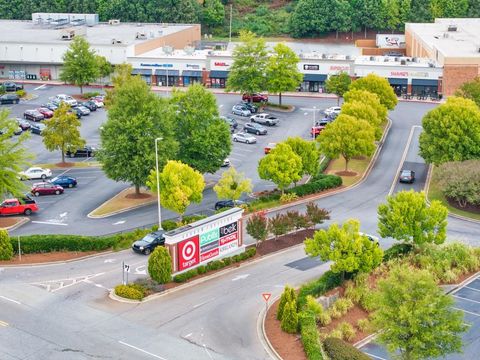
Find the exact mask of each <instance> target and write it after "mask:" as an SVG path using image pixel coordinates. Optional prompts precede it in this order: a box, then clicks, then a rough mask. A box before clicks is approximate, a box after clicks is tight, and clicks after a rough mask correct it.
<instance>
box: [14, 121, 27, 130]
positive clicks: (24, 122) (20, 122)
mask: <svg viewBox="0 0 480 360" xmlns="http://www.w3.org/2000/svg"><path fill="white" fill-rule="evenodd" d="M15 120H16V121H17V124H18V126H19V127H20V128H21V129H22V131H27V130H29V129H30V123H29V122H28V121H25V120H23V119H20V118H16V119H15Z"/></svg>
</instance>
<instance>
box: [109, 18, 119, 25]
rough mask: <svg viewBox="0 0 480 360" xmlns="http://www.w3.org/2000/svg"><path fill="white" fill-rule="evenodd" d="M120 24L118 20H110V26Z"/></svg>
mask: <svg viewBox="0 0 480 360" xmlns="http://www.w3.org/2000/svg"><path fill="white" fill-rule="evenodd" d="M119 24H120V20H118V19H110V20H108V25H119Z"/></svg>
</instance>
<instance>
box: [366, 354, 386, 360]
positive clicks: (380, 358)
mask: <svg viewBox="0 0 480 360" xmlns="http://www.w3.org/2000/svg"><path fill="white" fill-rule="evenodd" d="M364 353H365V354H367V355H368V356H371V357H372V358H374V359H379V360H387V359H385V358H382V357H380V356H376V355H373V354H370V353H367V352H364Z"/></svg>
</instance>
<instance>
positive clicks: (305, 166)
mask: <svg viewBox="0 0 480 360" xmlns="http://www.w3.org/2000/svg"><path fill="white" fill-rule="evenodd" d="M285 144H287V145H288V146H290V148H291V149H292V151H293V152H294V153H295V154H296V155H298V156H299V157H300V159H302V171H301V175H305V174H308V175H312V176H313V175H316V174H317V172H318V166H319V161H320V152H319V151H318V147H317V146H318V145H317V143H315V142H314V141H309V140H304V139H302V138H300V137H289V138H288V139H287V140H286V141H285Z"/></svg>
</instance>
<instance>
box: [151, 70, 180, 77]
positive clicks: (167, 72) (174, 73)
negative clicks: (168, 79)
mask: <svg viewBox="0 0 480 360" xmlns="http://www.w3.org/2000/svg"><path fill="white" fill-rule="evenodd" d="M155 75H167V76H179V75H180V71H178V70H164V69H155Z"/></svg>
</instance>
